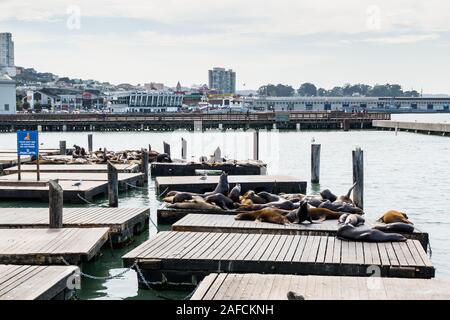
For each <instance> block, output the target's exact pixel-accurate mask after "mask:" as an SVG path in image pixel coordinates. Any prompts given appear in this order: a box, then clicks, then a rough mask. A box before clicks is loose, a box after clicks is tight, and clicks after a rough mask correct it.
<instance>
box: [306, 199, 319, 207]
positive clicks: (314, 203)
mask: <svg viewBox="0 0 450 320" xmlns="http://www.w3.org/2000/svg"><path fill="white" fill-rule="evenodd" d="M306 201H307V202H308V203H309V205H311V206H313V207H316V208H318V207H320V205H321V204H322V200H319V199H317V198H311V199H308V200H306Z"/></svg>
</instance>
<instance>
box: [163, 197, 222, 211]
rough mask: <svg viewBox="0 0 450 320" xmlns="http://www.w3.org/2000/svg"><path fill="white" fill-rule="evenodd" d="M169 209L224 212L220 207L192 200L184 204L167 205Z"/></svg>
mask: <svg viewBox="0 0 450 320" xmlns="http://www.w3.org/2000/svg"><path fill="white" fill-rule="evenodd" d="M167 207H168V208H173V209H191V210H213V211H214V210H215V211H223V210H222V209H221V208H220V207H219V206H217V205H215V204H211V203H207V202H205V201H203V200H199V199H192V200H188V201H184V202H178V203H171V204H168V205H167Z"/></svg>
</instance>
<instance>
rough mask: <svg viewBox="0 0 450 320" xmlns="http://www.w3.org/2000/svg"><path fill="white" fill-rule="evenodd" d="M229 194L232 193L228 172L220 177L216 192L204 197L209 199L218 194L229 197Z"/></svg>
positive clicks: (207, 193) (206, 194)
mask: <svg viewBox="0 0 450 320" xmlns="http://www.w3.org/2000/svg"><path fill="white" fill-rule="evenodd" d="M228 192H230V185H229V183H228V174H227V173H226V172H222V174H221V175H220V177H219V183H217V186H216V188H215V189H214V191H213V192H205V193H204V195H205V197H207V196H210V195H213V194H216V193H221V194H223V195H225V196H226V195H228Z"/></svg>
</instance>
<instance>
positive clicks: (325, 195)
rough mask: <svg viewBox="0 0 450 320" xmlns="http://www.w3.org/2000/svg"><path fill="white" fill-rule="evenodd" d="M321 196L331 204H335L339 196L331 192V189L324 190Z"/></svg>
mask: <svg viewBox="0 0 450 320" xmlns="http://www.w3.org/2000/svg"><path fill="white" fill-rule="evenodd" d="M320 195H321V196H322V198H323V199H324V200H329V201H330V202H335V201H336V200H337V196H336V195H334V194H333V192H331V191H330V189H325V190H323V191H322V192H321V193H320Z"/></svg>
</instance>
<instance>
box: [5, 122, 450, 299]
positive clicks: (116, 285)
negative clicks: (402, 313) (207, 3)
mask: <svg viewBox="0 0 450 320" xmlns="http://www.w3.org/2000/svg"><path fill="white" fill-rule="evenodd" d="M393 119H394V120H405V121H414V120H417V121H440V122H443V121H450V114H426V115H422V114H419V115H409V114H400V115H393ZM181 137H184V138H185V139H186V140H187V141H188V157H191V155H195V158H198V157H199V156H200V155H209V154H212V153H213V151H214V149H215V148H216V147H217V146H220V147H221V149H222V154H223V155H224V156H226V157H231V158H237V159H248V158H251V157H252V134H251V133H250V132H243V131H227V132H225V133H223V132H217V131H208V132H205V133H203V134H201V133H192V132H187V131H177V132H158V133H155V132H113V133H111V132H108V133H101V132H95V133H94V146H95V147H107V148H108V149H110V150H118V149H125V148H140V147H147V146H148V144H151V145H152V146H153V148H154V149H157V150H161V149H162V141H163V140H164V141H166V142H168V143H170V144H171V145H172V153H173V155H174V157H180V154H181ZM62 139H65V140H66V141H67V145H68V146H70V145H72V144H74V143H77V144H84V145H85V144H87V134H86V133H72V132H65V133H60V132H58V133H56V132H55V133H50V132H43V133H41V136H40V140H41V142H43V143H44V144H43V147H55V146H57V145H58V141H59V140H62ZM312 140H314V141H315V142H316V143H320V144H322V150H321V152H322V154H321V184H320V189H324V188H330V189H331V190H332V191H334V192H335V193H338V194H343V193H345V192H346V191H347V189H348V188H349V187H350V185H351V184H352V166H351V162H352V160H351V151H352V150H353V149H354V148H355V147H357V146H360V147H361V148H362V149H363V150H364V160H365V168H364V170H365V173H364V174H365V199H364V201H365V211H366V212H367V218H368V219H369V220H374V219H376V218H377V217H378V216H379V215H381V214H382V213H383V212H385V211H387V210H389V209H397V210H401V211H405V212H407V213H408V216H409V217H410V219H411V220H412V221H413V222H414V223H415V225H416V226H417V227H418V228H419V229H420V230H424V231H427V232H429V234H430V242H431V247H432V249H433V256H432V261H433V263H434V265H435V267H436V269H437V272H436V276H437V277H447V278H450V244H449V240H450V239H449V236H448V234H447V232H449V231H450V216H449V214H448V210H447V202H446V201H448V195H449V194H450V184H449V183H448V181H450V166H449V159H450V138H448V137H440V136H432V135H431V136H428V135H421V134H414V133H407V132H399V133H398V134H397V135H395V133H394V132H387V131H350V132H343V131H302V132H281V133H277V132H273V131H272V132H261V134H260V158H261V159H263V160H264V161H265V162H266V163H267V164H268V173H269V174H286V175H293V176H297V177H301V178H303V179H304V180H307V181H308V180H309V179H310V160H309V159H310V144H311V141H312ZM14 147H15V135H14V134H1V135H0V148H3V149H4V148H14ZM309 187H310V186H309ZM309 191H310V192H311V190H309ZM104 203H107V200H106V198H102V199H98V200H97V201H96V203H95V205H96V206H98V205H101V204H104ZM0 206H9V207H13V206H22V207H23V206H45V204H43V203H33V202H20V203H19V202H0ZM120 206H122V207H142V206H144V207H147V206H148V207H150V209H151V217H152V219H153V221H156V209H157V208H158V206H159V202H158V200H157V199H156V196H155V189H154V183H153V182H151V183H150V184H149V187H148V190H140V189H139V190H135V191H132V192H129V193H126V194H121V196H120ZM162 229H164V228H162ZM165 229H168V228H167V227H165ZM155 233H156V230H155V228H154V227H153V225H152V224H151V223H150V226H149V231H148V232H145V233H144V234H142V235H141V236H139V237H137V238H136V239H135V241H134V243H133V244H131V245H129V246H127V247H125V248H123V249H120V250H114V251H113V252H111V250H110V249H109V248H106V249H104V250H103V251H102V254H103V255H102V257H101V258H100V259H99V260H97V261H95V262H93V263H85V264H84V265H83V266H82V267H83V271H84V272H87V273H89V274H93V275H97V276H109V275H114V274H117V273H119V272H121V271H122V270H124V269H122V262H121V259H120V257H121V256H122V255H123V254H124V253H126V252H128V251H130V250H131V249H133V248H134V247H136V246H137V245H139V244H140V243H142V242H143V241H145V240H146V239H148V237H149V235H152V234H155ZM136 277H137V276H136V273H135V272H134V271H131V272H128V273H126V274H125V275H123V276H121V277H120V278H118V279H113V280H107V281H99V280H89V279H83V281H82V290H81V291H79V292H78V295H79V297H80V298H82V299H167V298H171V299H173V298H175V299H182V298H183V297H185V296H186V295H187V294H189V292H188V291H181V292H180V291H178V292H174V291H162V292H156V291H149V290H138V288H137V278H136Z"/></svg>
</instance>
